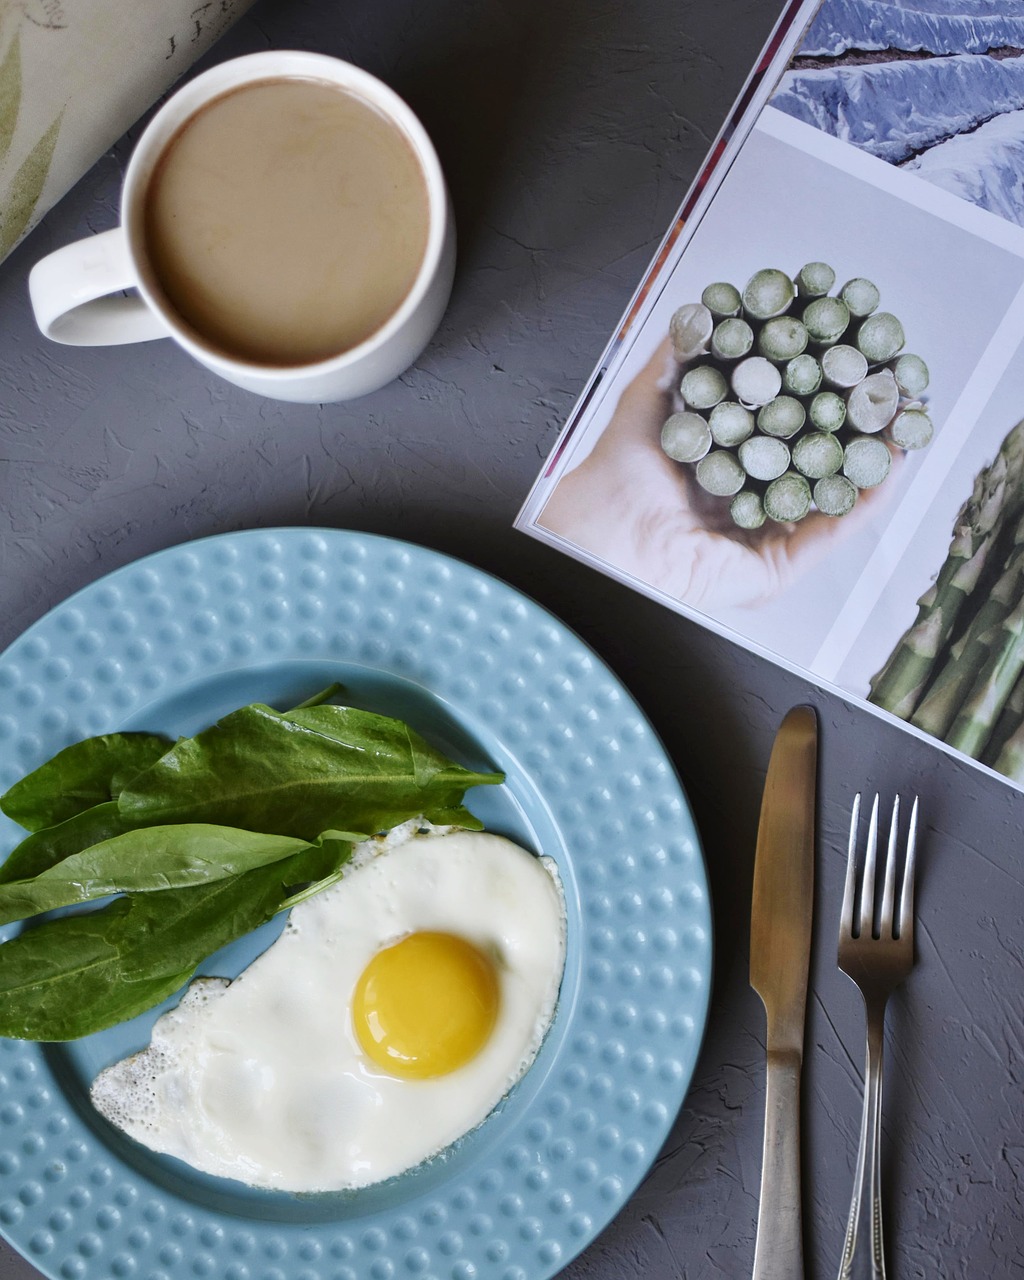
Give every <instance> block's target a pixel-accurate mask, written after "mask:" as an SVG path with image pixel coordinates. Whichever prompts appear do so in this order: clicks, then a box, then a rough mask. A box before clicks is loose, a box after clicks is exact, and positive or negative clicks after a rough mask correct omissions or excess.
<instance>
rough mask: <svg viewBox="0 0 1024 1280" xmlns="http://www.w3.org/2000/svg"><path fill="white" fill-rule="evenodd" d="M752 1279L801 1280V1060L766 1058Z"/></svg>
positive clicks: (779, 1056)
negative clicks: (762, 1136) (762, 1152)
mask: <svg viewBox="0 0 1024 1280" xmlns="http://www.w3.org/2000/svg"><path fill="white" fill-rule="evenodd" d="M764 1106H765V1116H764V1159H763V1162H762V1165H761V1203H760V1207H759V1208H758V1211H757V1243H756V1245H755V1246H754V1272H753V1280H802V1277H803V1274H804V1251H803V1228H802V1225H801V1217H800V1056H799V1054H794V1053H785V1054H784V1053H777V1052H775V1053H773V1052H769V1054H768V1071H767V1079H766V1085H765V1103H764Z"/></svg>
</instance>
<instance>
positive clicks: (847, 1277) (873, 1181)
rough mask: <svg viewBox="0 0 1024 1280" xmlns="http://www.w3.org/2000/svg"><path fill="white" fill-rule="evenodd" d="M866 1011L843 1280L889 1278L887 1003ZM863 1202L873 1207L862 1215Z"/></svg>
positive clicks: (841, 1270)
mask: <svg viewBox="0 0 1024 1280" xmlns="http://www.w3.org/2000/svg"><path fill="white" fill-rule="evenodd" d="M865 1008H866V1012H867V1063H866V1066H865V1070H864V1114H863V1116H862V1118H861V1125H860V1144H859V1146H858V1149H857V1167H856V1170H855V1172H854V1175H853V1197H852V1199H851V1201H850V1217H849V1220H848V1222H847V1224H846V1239H845V1241H844V1243H843V1256H842V1258H841V1260H840V1263H839V1280H853V1278H854V1277H855V1276H870V1277H871V1280H885V1251H884V1248H883V1239H882V1174H881V1143H882V1045H883V1037H884V1028H885V1000H884V999H882V1000H877V999H875V1000H868V999H865ZM865 1199H866V1200H867V1201H868V1204H869V1206H870V1208H869V1213H868V1214H867V1215H865V1214H863V1213H862V1212H861V1210H862V1208H863V1205H864V1201H865Z"/></svg>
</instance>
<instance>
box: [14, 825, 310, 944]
mask: <svg viewBox="0 0 1024 1280" xmlns="http://www.w3.org/2000/svg"><path fill="white" fill-rule="evenodd" d="M329 838H332V837H331V836H329ZM307 848H309V842H308V841H306V840H298V839H296V838H295V837H294V836H268V835H262V834H261V833H259V832H256V831H242V830H239V829H238V828H237V827H217V826H211V825H209V824H206V823H180V824H178V825H176V826H167V827H141V828H139V829H137V830H134V831H128V832H125V833H124V834H123V835H119V836H115V837H114V838H113V839H112V840H103V841H101V842H100V843H99V844H94V845H92V846H91V847H90V848H88V849H84V850H82V852H80V853H73V854H71V855H70V856H69V857H67V858H64V859H63V860H62V861H61V862H58V863H57V864H56V865H55V866H52V867H49V868H48V869H47V870H46V871H42V872H40V874H39V875H37V876H32V877H31V878H29V879H24V880H14V881H10V882H8V883H6V884H0V924H9V923H10V922H11V921H12V920H23V919H25V918H26V917H28V916H34V915H39V914H40V912H43V911H53V910H54V909H55V908H57V907H67V906H72V905H74V904H76V903H81V902H91V901H95V900H96V899H97V898H106V897H109V896H110V895H111V894H114V893H159V892H162V891H163V890H166V889H184V888H187V887H188V886H189V885H198V884H212V883H213V881H215V880H223V879H225V878H226V877H228V876H237V875H241V874H244V873H245V872H246V871H252V870H253V869H254V868H256V867H262V866H266V865H268V864H269V863H272V862H280V861H281V860H282V859H283V858H287V857H290V856H291V855H292V854H294V853H300V852H301V851H302V850H303V849H307Z"/></svg>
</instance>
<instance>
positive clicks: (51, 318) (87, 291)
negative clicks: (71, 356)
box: [28, 227, 170, 347]
mask: <svg viewBox="0 0 1024 1280" xmlns="http://www.w3.org/2000/svg"><path fill="white" fill-rule="evenodd" d="M136 284H137V276H136V272H135V267H134V266H133V264H132V260H131V257H130V255H129V253H128V240H127V237H126V236H125V233H124V228H123V227H114V229H113V230H112V231H102V232H100V233H99V235H95V236H88V237H86V239H85V240H78V241H76V242H75V243H74V244H69V245H65V246H64V248H62V249H57V250H55V251H54V252H53V253H51V254H48V255H47V256H46V257H45V258H43V259H42V260H41V261H39V262H37V263H36V265H35V266H34V267H33V268H32V270H31V271H30V272H29V277H28V291H29V297H30V298H31V300H32V310H33V311H34V312H35V317H36V324H37V325H38V326H39V328H40V330H41V331H42V332H43V334H44V335H45V336H46V337H47V338H50V339H51V340H52V341H53V342H62V343H64V344H65V345H66V346H72V347H109V346H117V345H119V344H121V343H125V342H149V341H150V340H151V339H153V338H167V337H170V330H169V329H168V328H167V326H166V325H165V324H164V322H163V320H161V319H160V317H159V316H158V315H157V314H156V313H155V312H154V311H152V310H150V308H149V307H148V306H147V304H146V302H145V300H144V299H143V298H141V297H140V296H139V295H138V294H132V295H130V296H128V297H125V296H123V295H122V290H124V289H132V288H134V287H135V286H136Z"/></svg>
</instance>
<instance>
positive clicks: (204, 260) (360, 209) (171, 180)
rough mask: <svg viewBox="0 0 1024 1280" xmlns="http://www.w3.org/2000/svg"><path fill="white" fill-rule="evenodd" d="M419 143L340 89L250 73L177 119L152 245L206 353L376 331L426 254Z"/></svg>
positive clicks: (285, 361)
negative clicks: (240, 82)
mask: <svg viewBox="0 0 1024 1280" xmlns="http://www.w3.org/2000/svg"><path fill="white" fill-rule="evenodd" d="M429 222H430V205H429V199H428V191H427V183H426V179H425V176H424V173H423V170H422V167H421V165H420V162H419V160H418V158H417V156H416V153H415V151H414V150H413V146H412V144H411V142H410V141H409V139H408V138H407V137H406V135H405V133H404V132H403V131H402V129H401V128H400V127H399V126H398V125H397V124H396V123H395V122H394V121H393V120H391V119H390V118H389V117H388V116H386V115H385V114H384V113H383V112H382V111H380V110H378V109H377V108H376V107H375V106H373V105H372V104H371V103H369V102H368V101H367V100H365V99H364V98H362V97H360V96H359V95H358V94H357V93H354V92H352V91H350V90H348V89H346V88H342V87H340V86H338V85H334V84H331V83H329V82H327V81H320V80H317V79H313V78H305V77H275V78H268V79H266V80H257V81H254V82H252V83H249V84H244V85H242V86H241V87H239V88H237V89H233V90H231V91H229V92H227V93H225V94H223V95H222V96H220V97H217V98H214V99H213V100H212V101H210V102H208V103H207V104H206V105H204V106H203V107H202V108H201V109H200V110H199V111H197V112H196V113H195V114H194V115H193V116H192V117H191V118H190V119H188V120H186V121H185V122H184V124H183V125H182V126H181V127H180V128H179V129H178V131H177V132H176V134H175V135H174V136H173V137H172V138H171V140H170V141H169V143H168V144H167V146H166V148H165V149H164V151H163V153H162V155H161V156H160V159H159V161H158V163H157V164H156V166H155V168H154V171H153V174H152V177H151V178H150V181H149V185H148V188H147V190H146V194H145V206H144V223H143V225H144V236H145V249H146V254H147V257H148V259H149V262H150V265H151V268H152V270H153V272H154V274H155V276H156V284H157V286H158V288H159V290H160V291H161V292H162V293H163V294H164V296H165V298H166V300H167V302H168V303H169V304H170V306H171V307H172V308H173V309H174V310H175V311H176V312H177V313H178V314H179V315H180V316H181V318H182V319H183V320H184V322H185V323H186V324H187V325H188V326H189V327H190V328H191V329H192V330H193V331H194V333H195V335H196V336H197V337H198V338H199V340H200V341H201V342H203V343H204V344H206V345H208V346H209V347H210V348H211V349H212V350H214V351H216V352H220V353H223V354H224V355H227V356H229V357H231V358H233V359H235V360H242V361H251V362H253V363H258V364H262V365H276V366H295V365H305V364H311V363H314V362H317V361H321V360H327V359H330V358H332V357H334V356H337V355H339V354H341V353H343V352H345V351H348V350H351V349H352V348H353V347H356V346H358V345H359V344H360V343H361V342H363V341H364V340H365V339H367V338H369V337H371V335H373V334H374V333H376V332H377V331H378V330H379V329H380V328H381V327H382V326H383V325H384V324H385V323H386V322H387V320H388V319H389V317H391V316H392V315H393V314H394V313H395V312H396V311H397V309H398V308H399V307H400V305H401V303H402V301H403V299H404V298H405V297H406V296H407V295H408V293H409V291H410V289H411V288H412V285H413V283H414V282H415V280H416V277H417V274H418V273H419V270H420V267H421V265H422V263H423V259H424V254H425V250H426V245H427V235H428V229H429Z"/></svg>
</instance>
